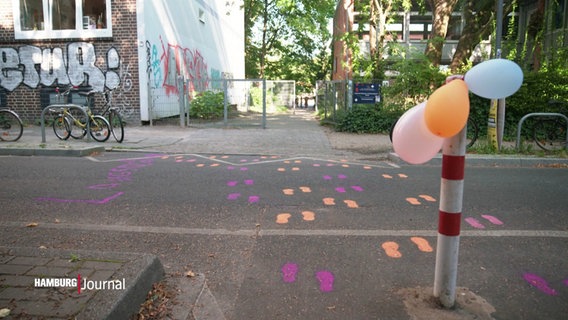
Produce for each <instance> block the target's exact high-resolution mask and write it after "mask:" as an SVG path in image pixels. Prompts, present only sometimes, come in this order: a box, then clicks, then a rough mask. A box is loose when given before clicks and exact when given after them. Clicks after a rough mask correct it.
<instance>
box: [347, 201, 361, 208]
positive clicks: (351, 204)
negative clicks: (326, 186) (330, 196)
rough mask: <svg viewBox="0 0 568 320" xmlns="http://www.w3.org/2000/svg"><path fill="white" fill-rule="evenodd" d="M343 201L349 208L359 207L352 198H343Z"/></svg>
mask: <svg viewBox="0 0 568 320" xmlns="http://www.w3.org/2000/svg"><path fill="white" fill-rule="evenodd" d="M343 202H344V203H345V204H346V205H347V207H349V208H351V209H356V208H359V205H358V204H357V202H355V201H353V200H343Z"/></svg>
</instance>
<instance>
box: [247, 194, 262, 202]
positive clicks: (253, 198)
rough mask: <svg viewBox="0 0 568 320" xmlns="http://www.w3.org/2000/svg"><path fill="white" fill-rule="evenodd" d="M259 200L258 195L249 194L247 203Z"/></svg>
mask: <svg viewBox="0 0 568 320" xmlns="http://www.w3.org/2000/svg"><path fill="white" fill-rule="evenodd" d="M259 201H260V197H259V196H249V203H257V202H259Z"/></svg>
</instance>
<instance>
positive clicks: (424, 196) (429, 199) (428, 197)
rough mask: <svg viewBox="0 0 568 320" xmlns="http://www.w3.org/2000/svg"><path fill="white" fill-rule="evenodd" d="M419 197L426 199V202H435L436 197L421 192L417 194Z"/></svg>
mask: <svg viewBox="0 0 568 320" xmlns="http://www.w3.org/2000/svg"><path fill="white" fill-rule="evenodd" d="M419 197H420V198H422V199H424V200H426V201H428V202H436V199H434V198H433V197H431V196H429V195H425V194H421V195H419Z"/></svg>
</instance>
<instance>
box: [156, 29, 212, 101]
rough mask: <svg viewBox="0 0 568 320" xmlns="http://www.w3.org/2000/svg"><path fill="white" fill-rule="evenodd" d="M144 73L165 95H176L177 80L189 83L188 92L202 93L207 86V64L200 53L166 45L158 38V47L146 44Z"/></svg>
mask: <svg viewBox="0 0 568 320" xmlns="http://www.w3.org/2000/svg"><path fill="white" fill-rule="evenodd" d="M146 55H147V56H146V72H147V73H148V78H149V81H150V84H151V85H152V86H153V87H154V88H162V87H163V88H164V89H165V90H166V93H167V94H177V93H178V87H177V84H176V82H177V79H178V77H180V76H183V77H184V79H186V80H188V81H189V86H190V87H189V88H188V89H189V90H190V92H192V91H204V90H206V89H207V87H208V86H209V76H208V74H207V63H206V62H205V58H204V57H203V55H202V54H201V52H200V51H199V50H197V49H195V50H192V49H190V48H185V47H182V46H180V45H176V44H171V43H167V44H164V41H163V40H162V38H161V37H160V47H158V45H156V44H151V43H150V42H149V41H147V42H146Z"/></svg>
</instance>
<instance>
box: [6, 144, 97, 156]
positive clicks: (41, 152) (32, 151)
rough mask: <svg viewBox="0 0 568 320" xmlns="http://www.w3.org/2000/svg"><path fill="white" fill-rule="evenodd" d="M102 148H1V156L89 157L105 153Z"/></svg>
mask: <svg viewBox="0 0 568 320" xmlns="http://www.w3.org/2000/svg"><path fill="white" fill-rule="evenodd" d="M103 152H105V148H104V147H102V146H95V147H86V148H79V149H53V148H47V149H44V148H41V147H37V148H0V156H56V157H87V156H90V155H92V154H95V153H103Z"/></svg>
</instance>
